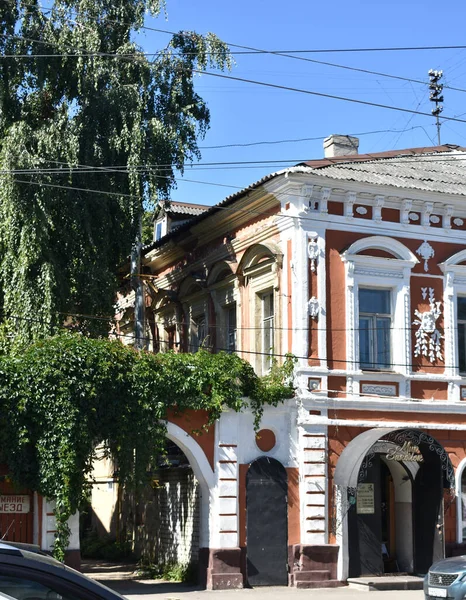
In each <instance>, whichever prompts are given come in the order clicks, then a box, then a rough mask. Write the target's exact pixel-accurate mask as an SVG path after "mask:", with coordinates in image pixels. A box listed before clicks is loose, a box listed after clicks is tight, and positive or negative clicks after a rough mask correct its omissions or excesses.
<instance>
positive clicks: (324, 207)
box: [320, 187, 332, 214]
mask: <svg viewBox="0 0 466 600" xmlns="http://www.w3.org/2000/svg"><path fill="white" fill-rule="evenodd" d="M331 193H332V188H329V187H326V188H322V193H321V195H320V212H321V213H323V214H327V213H328V200H329V198H330V194H331Z"/></svg>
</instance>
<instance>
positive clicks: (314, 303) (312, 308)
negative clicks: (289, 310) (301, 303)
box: [307, 296, 320, 319]
mask: <svg viewBox="0 0 466 600" xmlns="http://www.w3.org/2000/svg"><path fill="white" fill-rule="evenodd" d="M307 309H308V312H309V316H310V317H312V318H313V319H317V317H318V316H319V311H320V305H319V300H318V299H317V298H316V297H315V296H312V298H311V299H310V300H309V302H308V304H307Z"/></svg>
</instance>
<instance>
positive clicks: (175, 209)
mask: <svg viewBox="0 0 466 600" xmlns="http://www.w3.org/2000/svg"><path fill="white" fill-rule="evenodd" d="M209 208H210V206H205V205H203V204H188V203H187V202H170V205H169V207H168V208H167V209H165V212H167V213H174V214H177V215H193V216H196V215H202V213H204V212H205V211H206V210H208V209H209Z"/></svg>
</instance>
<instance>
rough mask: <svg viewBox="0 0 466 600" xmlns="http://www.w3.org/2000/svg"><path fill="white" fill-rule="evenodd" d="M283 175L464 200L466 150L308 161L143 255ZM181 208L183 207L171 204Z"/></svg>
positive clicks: (253, 185)
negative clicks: (308, 175) (391, 187)
mask: <svg viewBox="0 0 466 600" xmlns="http://www.w3.org/2000/svg"><path fill="white" fill-rule="evenodd" d="M287 173H309V174H310V173H312V174H313V175H317V176H318V177H322V178H324V177H325V178H327V177H328V178H330V179H337V180H338V179H339V180H342V181H356V182H361V183H369V184H376V185H388V186H393V187H398V188H405V189H416V190H420V191H421V190H422V191H428V192H440V193H447V194H454V195H465V196H466V147H463V146H457V145H454V144H444V145H442V146H427V147H422V148H407V149H405V150H389V151H386V152H374V153H373V154H352V155H347V156H335V157H332V158H322V159H317V160H309V161H305V162H302V163H299V164H298V165H296V166H294V167H289V168H286V169H281V170H280V171H276V172H274V173H270V174H269V175H266V176H264V177H262V178H261V179H259V180H258V181H256V182H254V183H251V184H250V185H249V186H247V187H245V188H243V189H241V190H240V191H238V192H235V193H234V194H231V195H230V196H227V197H226V198H225V199H224V200H222V201H221V202H219V203H218V204H215V205H214V206H211V207H205V206H202V205H185V206H197V207H200V208H202V209H203V210H202V211H201V212H199V213H197V214H196V215H193V218H192V219H190V220H189V221H188V222H186V223H184V224H183V225H180V226H179V227H176V228H175V229H173V231H171V232H170V233H168V234H167V235H165V236H164V237H162V238H161V239H160V240H158V241H157V242H152V243H151V244H149V245H147V246H145V247H144V251H145V252H150V251H151V250H153V249H155V248H158V247H160V246H163V245H164V244H165V243H166V242H167V241H168V240H170V239H171V238H172V237H174V236H175V235H176V234H178V233H180V232H182V231H183V230H186V229H189V227H191V226H192V225H193V224H194V223H197V222H199V221H201V220H203V219H205V218H207V217H208V216H209V215H211V214H213V213H215V212H217V211H219V210H223V209H225V208H226V207H227V206H229V205H230V204H232V203H233V202H234V201H235V200H237V199H238V198H240V197H241V196H244V194H246V193H247V192H250V191H252V190H254V189H256V188H258V187H259V186H261V185H262V184H263V183H266V182H267V181H270V180H271V179H274V178H275V177H278V176H279V175H284V174H287ZM172 204H179V205H182V204H183V203H181V202H178V203H175V202H173V203H172Z"/></svg>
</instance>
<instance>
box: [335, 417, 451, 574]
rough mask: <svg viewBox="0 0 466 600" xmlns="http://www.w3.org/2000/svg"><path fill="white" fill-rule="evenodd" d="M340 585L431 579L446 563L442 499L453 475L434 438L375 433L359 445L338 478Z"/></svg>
mask: <svg viewBox="0 0 466 600" xmlns="http://www.w3.org/2000/svg"><path fill="white" fill-rule="evenodd" d="M334 484H335V486H336V487H337V507H338V508H337V523H338V526H337V529H338V531H337V537H338V541H339V543H340V548H341V552H340V558H339V578H341V579H346V578H347V577H348V576H349V577H357V576H360V575H376V574H377V575H380V574H383V573H384V572H385V573H386V572H399V571H408V572H415V573H425V572H427V570H428V568H429V567H430V565H431V564H432V563H433V562H435V560H438V559H440V558H442V557H443V556H444V536H443V527H444V518H443V515H444V505H443V502H444V492H445V490H448V492H449V493H450V494H451V497H452V498H453V497H454V492H455V478H454V470H453V466H452V464H451V461H450V459H449V457H448V454H447V452H446V451H445V449H444V448H443V446H442V445H441V444H439V442H437V440H435V438H433V437H432V436H430V435H428V434H427V433H425V432H423V431H420V430H415V429H389V428H377V429H371V430H368V431H365V432H364V433H362V434H360V435H358V436H357V437H356V438H354V439H353V440H352V441H351V442H350V443H349V444H348V445H347V446H346V448H345V450H344V451H343V452H342V454H341V456H340V458H339V460H338V463H337V467H336V469H335V474H334Z"/></svg>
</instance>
